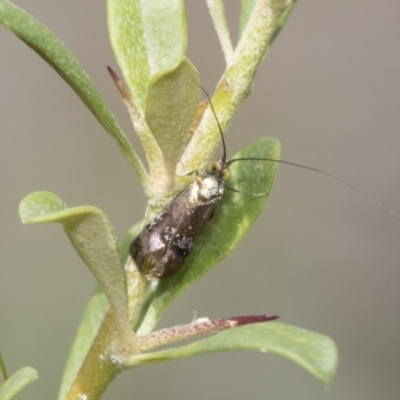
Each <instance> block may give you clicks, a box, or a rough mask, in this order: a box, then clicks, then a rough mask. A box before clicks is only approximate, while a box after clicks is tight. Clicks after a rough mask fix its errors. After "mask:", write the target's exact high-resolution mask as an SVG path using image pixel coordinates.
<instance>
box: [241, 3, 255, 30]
mask: <svg viewBox="0 0 400 400" xmlns="http://www.w3.org/2000/svg"><path fill="white" fill-rule="evenodd" d="M255 4H256V0H242V3H241V9H240V23H239V38H240V37H241V36H242V33H243V31H244V28H246V25H247V22H248V21H249V18H250V15H251V12H252V11H253V8H254V6H255Z"/></svg>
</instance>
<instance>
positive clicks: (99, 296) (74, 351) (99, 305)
mask: <svg viewBox="0 0 400 400" xmlns="http://www.w3.org/2000/svg"><path fill="white" fill-rule="evenodd" d="M108 307H109V303H108V301H107V298H106V296H105V295H104V293H103V292H102V291H101V289H100V288H96V289H95V291H94V293H93V295H92V297H91V299H90V301H89V303H88V304H87V306H86V309H85V313H84V315H83V318H82V321H81V323H80V325H79V328H78V331H77V333H76V337H75V340H74V344H73V345H72V348H71V351H70V354H69V357H68V361H67V365H66V367H65V370H64V375H63V378H62V382H61V387H60V394H59V399H60V400H61V399H64V398H65V396H66V394H67V393H68V391H69V389H70V387H71V386H72V383H73V381H74V380H75V379H76V376H77V375H78V372H79V370H80V369H81V367H82V364H83V363H84V361H85V359H86V356H87V354H88V353H89V351H90V348H91V347H92V345H93V342H94V341H95V339H96V336H97V334H98V332H99V329H100V327H101V325H102V323H103V322H104V317H105V315H106V312H107V309H108Z"/></svg>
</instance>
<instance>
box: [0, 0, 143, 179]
mask: <svg viewBox="0 0 400 400" xmlns="http://www.w3.org/2000/svg"><path fill="white" fill-rule="evenodd" d="M0 24H3V25H4V26H5V27H6V28H8V29H9V30H10V31H11V32H13V33H14V34H15V35H17V36H18V37H19V38H20V39H21V40H22V41H24V42H25V43H26V44H27V45H28V46H29V47H30V48H32V49H33V50H34V51H35V52H36V53H37V54H38V55H39V56H40V57H42V58H43V59H44V60H45V61H46V62H47V63H48V64H49V65H50V66H51V67H52V68H53V69H54V70H55V71H56V72H57V73H58V74H59V75H60V76H61V78H62V79H64V80H65V82H66V83H67V84H68V85H69V86H71V88H72V89H73V90H74V92H75V93H76V94H77V95H78V96H79V97H80V99H81V100H82V101H83V103H84V104H85V105H86V106H87V107H88V108H89V110H90V111H91V112H92V113H93V115H94V116H95V117H96V119H97V120H98V121H99V122H100V124H101V125H102V126H103V128H104V129H105V130H106V131H107V133H108V134H109V135H110V136H111V137H112V138H113V139H114V140H115V141H116V142H117V145H118V147H119V148H120V150H121V151H122V153H123V155H124V156H125V158H126V159H127V161H128V162H129V163H130V165H131V166H132V167H133V169H134V170H135V172H136V173H137V174H138V176H139V178H140V180H141V181H142V183H143V184H145V183H146V182H147V179H148V178H147V172H146V170H145V168H144V166H143V164H142V162H141V161H140V159H139V157H138V156H137V154H136V153H135V151H134V150H133V148H132V145H131V143H130V142H129V141H128V139H127V137H126V135H125V134H124V132H123V131H122V129H121V128H120V126H119V125H118V123H117V121H116V120H115V118H114V116H113V115H112V113H111V111H110V110H109V108H108V107H107V105H106V104H105V103H104V101H103V99H102V98H101V96H100V94H99V92H98V90H97V88H96V86H95V85H94V83H93V82H92V80H91V79H90V77H89V76H88V74H87V73H86V71H85V70H84V69H83V67H82V66H81V64H80V63H79V61H78V60H77V59H76V58H75V57H74V56H73V55H72V53H71V52H70V51H69V50H68V49H67V48H66V46H65V45H64V44H63V43H62V42H61V41H60V40H59V39H58V38H57V36H55V35H54V33H53V32H51V31H50V30H49V29H48V28H47V27H46V26H44V25H43V24H41V23H40V22H39V21H38V20H36V19H35V18H33V17H32V16H31V15H29V14H28V13H26V12H25V11H23V10H22V9H20V8H18V7H17V6H15V5H13V4H12V3H10V2H9V1H7V0H0ZM104 71H105V69H104ZM104 76H105V78H106V77H107V75H106V73H105V74H104Z"/></svg>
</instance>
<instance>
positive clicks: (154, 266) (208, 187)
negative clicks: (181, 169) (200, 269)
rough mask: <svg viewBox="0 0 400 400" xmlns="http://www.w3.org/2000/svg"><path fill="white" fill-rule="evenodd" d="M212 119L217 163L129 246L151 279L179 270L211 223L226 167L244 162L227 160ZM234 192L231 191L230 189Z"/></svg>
mask: <svg viewBox="0 0 400 400" xmlns="http://www.w3.org/2000/svg"><path fill="white" fill-rule="evenodd" d="M206 95H207V97H208V99H209V104H210V107H211V110H212V112H213V113H214V116H215V118H216V121H217V124H218V128H219V131H220V135H221V140H222V145H223V155H222V158H221V160H219V161H214V162H212V163H210V164H209V166H208V168H207V169H206V171H205V172H204V173H203V174H199V173H198V172H195V173H196V178H195V179H194V181H193V182H192V183H191V184H190V185H189V186H187V187H186V188H185V189H184V190H182V191H181V192H180V193H179V194H178V195H177V196H176V197H175V198H174V199H173V200H172V201H171V202H170V203H169V204H167V205H166V206H165V207H164V209H163V210H162V211H161V212H160V213H159V214H158V215H157V216H156V217H155V218H154V220H153V221H151V222H150V223H149V224H148V225H147V226H145V227H144V228H143V230H142V231H141V232H140V234H139V235H138V236H137V237H136V239H134V240H133V242H132V244H131V246H130V255H131V256H132V258H133V260H134V261H135V263H136V265H137V267H138V268H139V270H140V271H141V272H142V273H144V274H145V275H146V277H147V278H148V279H149V280H151V279H158V278H164V277H168V276H172V275H174V274H175V273H176V272H178V271H179V270H180V268H181V267H182V265H183V263H184V262H185V260H186V258H187V257H188V255H189V254H190V251H191V249H192V248H193V246H194V244H195V243H196V241H197V239H198V238H199V236H200V234H201V233H202V231H203V230H204V228H205V226H206V225H207V224H208V223H209V222H210V221H211V219H212V218H213V216H214V213H215V210H216V208H217V206H218V204H219V202H220V201H221V198H222V195H223V194H224V191H225V183H226V181H227V180H228V179H229V178H230V176H231V172H230V170H229V166H230V165H231V164H232V163H233V162H236V161H239V160H244V159H239V158H238V159H231V160H228V159H227V154H226V145H225V140H224V137H223V133H222V129H221V126H220V124H219V122H218V119H217V116H216V114H215V111H214V108H213V106H212V103H211V101H210V98H209V96H208V94H207V93H206ZM230 190H235V189H230Z"/></svg>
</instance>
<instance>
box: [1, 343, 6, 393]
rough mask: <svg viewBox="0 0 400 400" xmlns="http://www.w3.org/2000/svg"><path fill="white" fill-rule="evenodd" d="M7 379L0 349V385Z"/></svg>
mask: <svg viewBox="0 0 400 400" xmlns="http://www.w3.org/2000/svg"><path fill="white" fill-rule="evenodd" d="M6 380H7V371H6V366H5V365H4V360H3V356H2V354H1V351H0V386H1V385H2V384H3V383H4V382H5V381H6Z"/></svg>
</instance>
